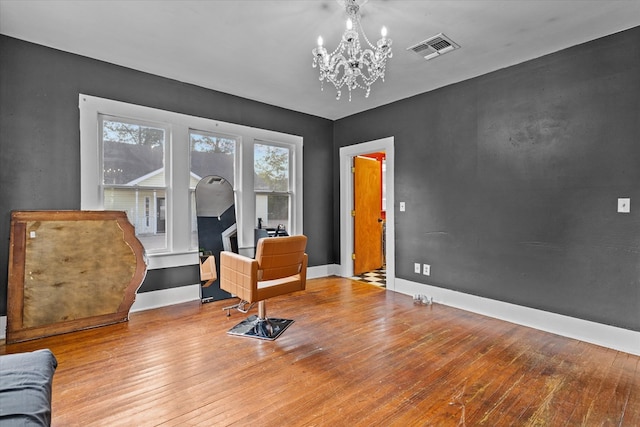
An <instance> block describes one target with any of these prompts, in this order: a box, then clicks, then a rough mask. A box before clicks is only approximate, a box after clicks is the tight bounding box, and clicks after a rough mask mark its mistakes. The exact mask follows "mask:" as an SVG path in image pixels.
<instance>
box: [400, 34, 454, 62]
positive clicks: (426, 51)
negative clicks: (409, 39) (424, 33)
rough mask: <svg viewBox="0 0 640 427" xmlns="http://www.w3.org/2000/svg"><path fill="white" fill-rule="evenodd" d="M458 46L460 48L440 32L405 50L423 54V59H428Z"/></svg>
mask: <svg viewBox="0 0 640 427" xmlns="http://www.w3.org/2000/svg"><path fill="white" fill-rule="evenodd" d="M458 48H460V45H458V44H457V43H456V42H454V41H453V40H451V39H450V38H449V37H447V36H445V35H444V34H442V33H440V34H438V35H436V36H433V37H431V38H429V39H427V40H425V41H422V42H420V43H418V44H416V45H414V46H411V47H408V48H407V50H412V51H414V52H415V53H417V54H418V55H420V56H424V59H426V60H429V59H433V58H435V57H437V56H440V55H443V54H445V53H447V52H451V51H452V50H454V49H458Z"/></svg>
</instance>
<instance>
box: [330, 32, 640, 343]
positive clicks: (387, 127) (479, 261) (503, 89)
mask: <svg viewBox="0 0 640 427" xmlns="http://www.w3.org/2000/svg"><path fill="white" fill-rule="evenodd" d="M455 54H456V53H453V54H452V55H455ZM460 54H463V53H462V50H461V51H460ZM450 59H453V58H450ZM427 67H428V65H427ZM427 72H428V70H427ZM386 136H394V137H395V159H396V163H395V200H396V207H395V209H396V211H395V218H396V224H395V229H396V237H395V239H396V240H395V248H396V254H395V262H396V264H395V265H396V275H397V277H400V278H403V279H407V280H411V281H415V282H422V283H429V284H432V285H435V286H439V287H442V288H447V289H452V290H456V291H462V292H465V293H469V294H474V295H479V296H483V297H488V298H492V299H495V300H500V301H506V302H511V303H515V304H519V305H523V306H527V307H533V308H537V309H541V310H546V311H550V312H554V313H560V314H564V315H568V316H572V317H576V318H580V319H587V320H592V321H596V322H600V323H604V324H609V325H615V326H619V327H623V328H627V329H631V330H636V331H640V294H639V289H640V27H637V28H634V29H631V30H628V31H625V32H623V33H619V34H615V35H612V36H609V37H606V38H603V39H599V40H596V41H593V42H590V43H587V44H584V45H580V46H576V47H573V48H570V49H567V50H564V51H561V52H557V53H555V54H552V55H549V56H545V57H542V58H539V59H536V60H533V61H530V62H526V63H523V64H520V65H517V66H514V67H510V68H507V69H503V70H500V71H497V72H494V73H491V74H488V75H484V76H481V77H478V78H475V79H472V80H468V81H465V82H462V83H459V84H455V85H452V86H449V87H446V88H443V89H440V90H436V91H433V92H429V93H425V94H422V95H419V96H416V97H412V98H410V99H407V100H403V101H401V102H396V103H393V104H390V105H387V106H384V107H381V108H377V109H374V110H369V111H367V112H364V113H361V114H358V115H355V116H351V117H348V118H345V119H342V120H339V121H337V122H336V123H335V127H334V145H335V151H334V162H336V161H337V154H336V151H337V150H338V149H339V147H342V146H346V145H351V144H355V143H360V142H365V141H369V140H374V139H378V138H382V137H386ZM334 180H339V177H338V175H337V174H335V175H334ZM338 185H339V184H338V182H334V192H336V194H338V193H337V189H338ZM618 197H630V198H631V213H630V214H620V213H616V208H617V198H618ZM400 201H404V202H406V206H407V210H406V212H399V210H398V209H397V203H398V202H400ZM334 215H337V206H334ZM336 218H337V216H336ZM335 244H337V240H336V239H335V238H334V245H335ZM336 251H339V247H337V246H336ZM414 262H427V263H430V264H431V267H432V275H431V276H430V277H426V276H421V275H417V274H414V273H413V263H414Z"/></svg>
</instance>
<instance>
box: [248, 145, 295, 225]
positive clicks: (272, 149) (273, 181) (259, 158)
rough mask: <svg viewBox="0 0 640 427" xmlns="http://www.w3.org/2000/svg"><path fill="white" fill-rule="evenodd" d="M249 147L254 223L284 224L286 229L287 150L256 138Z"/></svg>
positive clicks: (288, 175) (287, 193)
mask: <svg viewBox="0 0 640 427" xmlns="http://www.w3.org/2000/svg"><path fill="white" fill-rule="evenodd" d="M253 149H254V154H253V171H254V177H255V178H254V181H253V185H254V191H255V194H256V202H255V203H256V218H255V221H256V224H262V226H263V227H265V228H275V227H277V226H279V225H284V226H285V228H286V229H287V230H290V229H291V226H290V224H289V211H290V207H291V206H290V199H291V197H290V187H291V183H290V177H291V173H290V165H291V161H290V159H291V150H290V149H289V148H287V147H282V146H277V145H272V144H269V143H264V142H259V143H258V142H256V143H255V144H254V146H253Z"/></svg>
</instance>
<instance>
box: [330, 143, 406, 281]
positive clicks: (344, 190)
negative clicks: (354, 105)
mask: <svg viewBox="0 0 640 427" xmlns="http://www.w3.org/2000/svg"><path fill="white" fill-rule="evenodd" d="M393 147H394V138H393V137H392V136H390V137H387V138H382V139H377V140H374V141H369V142H363V143H360V144H355V145H349V146H346V147H341V148H340V275H341V276H342V277H352V276H353V260H352V259H351V254H352V253H353V232H354V227H353V217H352V216H351V210H352V209H353V174H352V172H351V167H352V165H353V157H355V156H359V155H362V154H369V153H375V152H378V151H384V152H385V157H386V168H387V169H386V175H385V178H386V196H387V205H386V207H387V210H386V235H385V241H386V248H385V249H386V250H385V259H386V262H387V265H386V267H387V289H389V290H392V291H395V277H396V274H395V273H396V266H395V235H396V233H395V199H394V194H393V192H394V150H393Z"/></svg>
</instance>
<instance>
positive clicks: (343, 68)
mask: <svg viewBox="0 0 640 427" xmlns="http://www.w3.org/2000/svg"><path fill="white" fill-rule="evenodd" d="M338 2H340V3H344V5H345V9H346V12H347V16H348V17H349V19H347V29H346V30H345V32H344V34H343V35H342V40H340V44H339V45H338V47H337V48H336V50H334V51H333V52H331V53H327V50H326V49H325V48H324V46H322V37H318V47H317V48H315V49H313V51H312V52H313V68H316V67H318V66H319V67H320V77H319V80H320V81H321V82H322V83H321V85H320V87H321V90H324V88H323V86H322V84H323V83H324V81H325V80H326V81H328V82H331V83H333V85H334V86H335V88H336V90H337V91H338V94H337V96H336V99H338V100H339V99H340V96H341V95H342V90H341V89H342V87H343V86H345V85H346V86H347V89H349V101H351V91H352V90H354V89H356V88H360V89H365V90H366V93H365V98H368V97H369V93H370V92H371V85H372V84H373V83H375V81H376V80H378V79H381V80H382V81H384V71H385V66H386V63H387V58H391V57H392V56H393V54H392V52H391V39H388V38H387V29H386V28H385V27H382V31H381V32H380V33H381V35H382V38H381V39H380V40H378V42H377V43H376V45H375V46H374V45H373V44H371V42H370V41H369V39H367V36H366V35H365V33H364V31H363V30H362V27H361V26H360V6H359V5H358V3H357V2H356V0H338ZM358 31H360V32H361V33H362V38H363V39H364V41H365V42H366V45H365V46H364V47H365V49H364V50H362V46H361V45H360V39H359V35H358ZM367 45H368V47H367Z"/></svg>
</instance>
